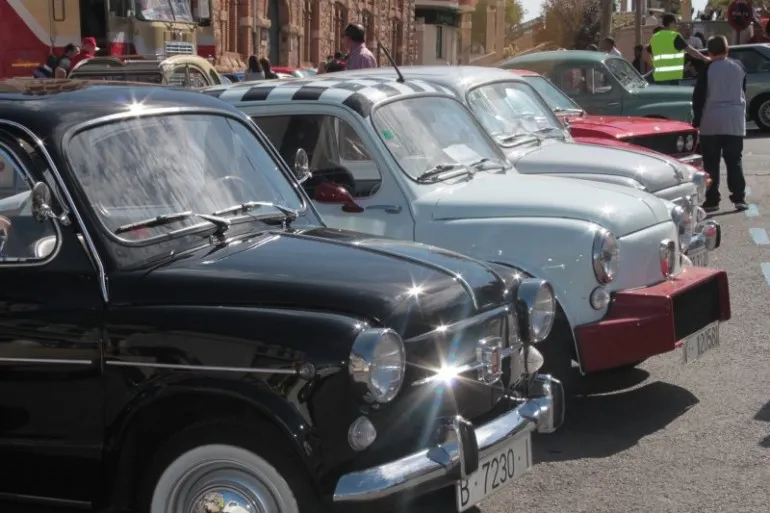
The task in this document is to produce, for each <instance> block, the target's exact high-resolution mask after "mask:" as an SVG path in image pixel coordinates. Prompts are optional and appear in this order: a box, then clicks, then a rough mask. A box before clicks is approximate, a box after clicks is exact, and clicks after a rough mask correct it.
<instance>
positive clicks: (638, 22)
mask: <svg viewBox="0 0 770 513" xmlns="http://www.w3.org/2000/svg"><path fill="white" fill-rule="evenodd" d="M634 3H635V4H636V7H635V8H634V10H635V12H634V29H635V33H634V35H635V38H634V39H635V40H636V44H638V45H640V44H642V11H643V10H644V5H645V3H646V2H645V1H644V0H634Z"/></svg>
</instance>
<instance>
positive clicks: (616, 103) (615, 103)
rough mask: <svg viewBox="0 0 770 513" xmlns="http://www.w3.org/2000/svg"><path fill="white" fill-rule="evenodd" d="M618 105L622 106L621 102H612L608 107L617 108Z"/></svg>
mask: <svg viewBox="0 0 770 513" xmlns="http://www.w3.org/2000/svg"><path fill="white" fill-rule="evenodd" d="M618 105H620V102H610V103H608V104H607V107H615V106H618Z"/></svg>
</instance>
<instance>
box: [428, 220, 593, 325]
mask: <svg viewBox="0 0 770 513" xmlns="http://www.w3.org/2000/svg"><path fill="white" fill-rule="evenodd" d="M415 229H416V232H417V233H416V239H417V240H419V241H420V242H424V243H427V244H433V245H436V246H442V247H446V248H450V249H453V250H455V251H458V252H460V253H463V254H466V255H469V256H472V257H474V258H476V259H478V260H482V261H489V262H499V263H502V264H505V265H508V266H512V267H515V268H518V269H521V270H523V271H524V272H526V273H528V274H530V275H532V276H534V277H536V278H541V279H544V280H548V281H549V282H550V284H551V286H552V287H553V290H554V294H555V296H556V299H557V300H558V301H559V304H560V305H561V307H562V309H563V310H564V313H565V315H566V317H567V320H568V321H569V323H570V326H576V325H579V324H584V323H587V322H594V321H597V320H599V319H601V318H602V317H603V316H604V313H605V311H597V310H594V309H593V308H591V305H590V303H589V300H588V298H589V295H590V293H591V291H592V290H593V289H594V288H595V287H597V286H598V282H597V281H596V277H595V275H594V272H593V265H592V261H591V259H592V251H593V240H594V232H595V225H593V224H592V223H588V222H585V221H580V220H574V219H562V218H489V219H460V220H450V221H440V222H439V221H435V222H431V223H425V224H418V225H417V227H416V228H415Z"/></svg>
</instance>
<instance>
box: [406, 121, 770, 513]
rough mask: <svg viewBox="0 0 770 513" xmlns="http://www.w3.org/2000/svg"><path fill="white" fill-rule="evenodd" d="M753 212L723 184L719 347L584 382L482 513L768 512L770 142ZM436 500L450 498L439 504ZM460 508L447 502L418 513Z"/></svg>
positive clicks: (761, 156) (751, 152) (762, 145)
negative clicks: (522, 469) (529, 459)
mask: <svg viewBox="0 0 770 513" xmlns="http://www.w3.org/2000/svg"><path fill="white" fill-rule="evenodd" d="M744 172H745V174H746V179H747V183H748V186H749V190H750V193H749V196H748V198H747V201H748V202H749V203H750V204H751V205H752V207H751V208H750V209H749V210H748V211H747V212H736V211H734V210H733V209H732V204H731V203H730V202H729V201H728V200H727V197H728V194H729V193H728V192H727V185H726V181H725V179H724V177H723V179H722V187H721V189H722V197H723V199H722V210H721V211H719V212H717V213H715V214H714V215H713V218H715V219H717V220H719V222H720V223H721V225H722V230H723V236H722V247H720V248H719V249H717V250H716V251H715V252H714V253H712V255H713V257H712V259H711V262H710V265H711V266H712V267H716V268H721V269H725V270H727V272H728V276H729V280H730V295H731V300H732V319H731V320H730V321H729V322H727V323H726V324H723V325H722V327H721V337H720V347H719V348H718V349H716V350H713V351H711V352H708V353H706V354H704V355H703V356H702V357H701V359H699V360H696V361H695V362H692V363H690V364H688V365H687V366H684V365H683V364H682V363H681V358H682V355H681V353H679V352H675V353H669V354H666V355H663V356H658V357H655V358H652V359H650V360H648V361H646V362H644V363H643V364H641V365H640V366H639V367H638V369H635V370H634V371H632V372H630V373H626V374H625V375H619V374H615V375H608V376H601V377H594V378H590V379H585V378H583V382H582V384H581V385H582V386H581V387H580V389H581V390H580V393H577V394H575V395H571V396H570V397H569V399H568V403H567V407H568V412H567V421H566V423H565V425H564V426H563V428H562V429H561V430H560V431H558V432H557V433H555V434H551V435H538V436H537V437H536V439H535V440H534V444H533V447H534V449H533V450H534V454H533V456H534V461H535V466H534V467H533V469H532V471H531V472H530V473H528V474H527V475H525V476H523V477H522V478H521V479H519V480H518V481H516V482H515V483H514V484H513V485H511V486H508V487H505V488H502V489H501V490H499V491H498V492H497V493H496V494H495V495H493V496H491V497H489V498H487V499H486V500H485V501H483V502H482V503H481V504H480V507H479V508H478V509H472V510H470V511H471V512H473V513H512V512H514V511H515V512H527V513H554V512H558V513H637V512H640V513H641V512H644V513H705V512H708V513H717V512H725V513H744V512H745V513H760V512H765V511H768V504H770V340H769V339H768V331H770V315H768V314H770V238H769V237H768V233H770V135H765V136H763V135H761V134H759V133H757V132H752V133H751V134H750V135H749V137H748V138H747V139H746V141H745V147H744ZM439 502H441V503H440V504H439ZM450 511H455V510H454V508H453V502H452V501H450V500H447V501H439V500H438V499H436V500H434V501H433V504H430V505H427V504H426V505H425V506H422V507H419V508H415V509H412V511H411V512H410V513H439V512H441V513H444V512H450Z"/></svg>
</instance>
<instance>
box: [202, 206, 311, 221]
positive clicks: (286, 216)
mask: <svg viewBox="0 0 770 513" xmlns="http://www.w3.org/2000/svg"><path fill="white" fill-rule="evenodd" d="M262 207H273V208H274V209H276V210H278V211H279V212H280V213H281V219H282V221H283V222H284V224H285V225H287V226H288V225H289V224H291V222H292V221H296V220H297V218H298V217H299V212H297V211H296V210H294V209H291V208H289V207H285V206H283V205H279V204H277V203H273V202H270V201H247V202H245V203H238V204H236V205H232V206H229V207H227V208H223V209H221V210H217V211H216V212H212V213H211V215H212V216H226V215H231V214H246V213H248V212H251V211H252V210H256V209H258V208H262ZM270 217H274V216H270V215H267V216H265V217H264V218H265V219H269V218H270Z"/></svg>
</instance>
